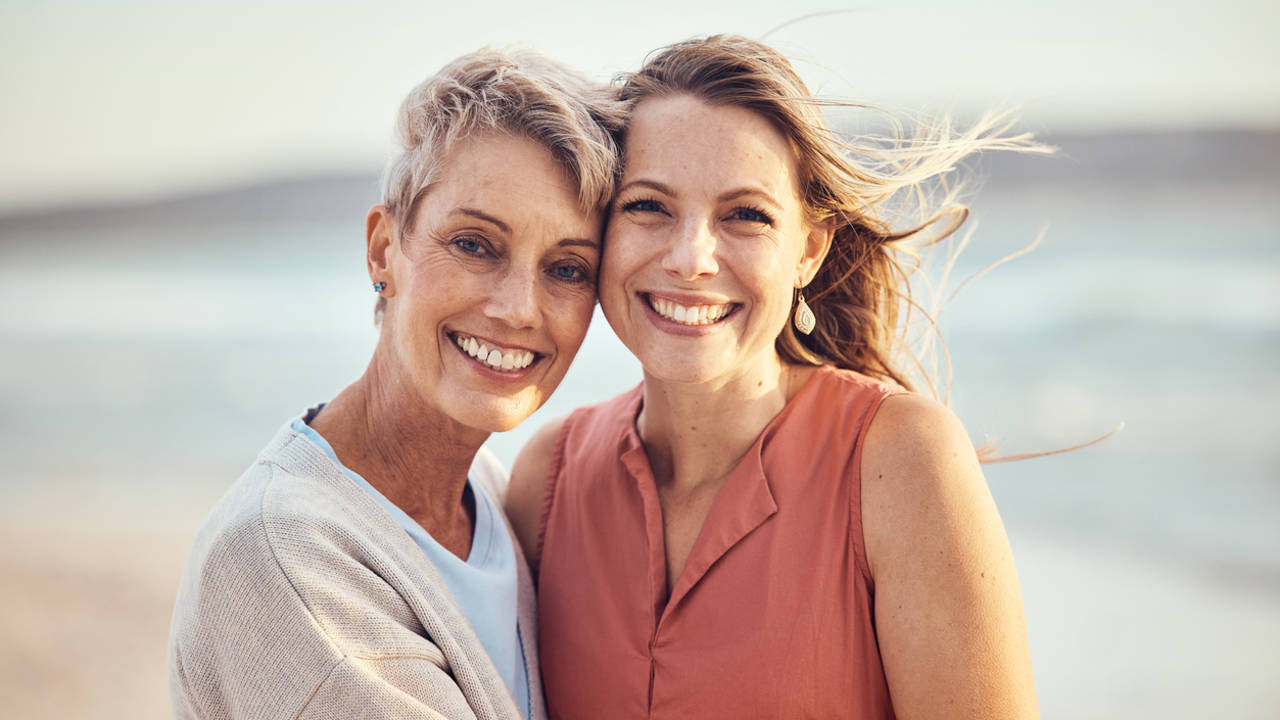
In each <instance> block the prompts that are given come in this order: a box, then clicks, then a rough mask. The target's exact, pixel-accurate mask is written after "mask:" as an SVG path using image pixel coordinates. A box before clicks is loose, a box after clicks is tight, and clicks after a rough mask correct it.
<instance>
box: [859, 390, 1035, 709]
mask: <svg viewBox="0 0 1280 720" xmlns="http://www.w3.org/2000/svg"><path fill="white" fill-rule="evenodd" d="M862 474H863V480H862V485H863V497H862V510H863V512H862V515H863V532H864V537H865V543H866V553H867V563H868V566H869V569H870V572H871V575H872V579H873V582H874V584H875V585H874V587H875V598H876V602H875V614H876V628H877V639H878V641H879V643H880V652H881V657H882V659H883V661H884V667H885V676H886V679H887V680H888V685H889V690H890V694H892V695H893V698H894V708H895V710H898V709H900V710H901V711H902V712H901V713H900V714H901V715H902V716H903V717H906V716H907V715H911V716H912V717H916V716H920V717H938V716H947V717H951V716H955V715H956V713H955V709H956V708H972V709H974V710H972V712H975V713H976V712H977V711H978V709H981V712H982V714H981V716H982V717H991V718H996V717H1000V718H1005V717H1009V718H1012V717H1020V718H1022V717H1033V716H1034V715H1035V689H1034V684H1033V683H1032V680H1031V672H1030V667H1031V665H1030V658H1029V653H1028V650H1027V642H1026V623H1025V619H1024V617H1023V613H1022V599H1021V594H1020V592H1019V589H1018V580H1017V571H1016V569H1015V567H1014V562H1013V554H1012V551H1011V550H1010V548H1009V539H1008V537H1007V535H1006V534H1005V531H1004V525H1003V523H1002V522H1001V520H1000V515H999V512H998V511H997V509H996V505H995V500H994V499H993V498H992V496H991V492H990V490H989V489H988V487H987V483H986V480H985V479H984V478H983V476H982V470H981V467H980V465H979V462H978V457H977V453H976V452H975V450H974V448H973V445H972V443H971V442H970V440H969V437H968V434H967V433H966V432H965V430H964V427H963V426H962V425H961V424H960V421H959V420H958V419H957V418H956V417H955V415H953V414H952V413H951V411H949V410H948V409H947V408H945V407H943V406H942V405H940V404H938V403H936V402H934V401H933V400H930V399H927V398H923V397H920V396H918V395H897V396H893V397H890V398H887V399H886V400H884V402H883V404H882V406H881V408H880V411H879V412H878V413H877V415H876V416H875V417H874V419H873V420H872V423H871V427H870V429H869V431H868V433H867V438H866V448H865V451H864V458H863V464H862ZM964 716H965V717H968V716H969V715H964Z"/></svg>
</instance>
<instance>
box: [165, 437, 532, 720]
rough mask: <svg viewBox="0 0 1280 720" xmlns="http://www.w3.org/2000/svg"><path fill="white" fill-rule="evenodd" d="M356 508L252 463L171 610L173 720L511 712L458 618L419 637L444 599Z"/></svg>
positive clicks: (214, 518)
mask: <svg viewBox="0 0 1280 720" xmlns="http://www.w3.org/2000/svg"><path fill="white" fill-rule="evenodd" d="M335 486H337V487H339V489H338V491H334V490H333V487H335ZM357 492H359V491H357ZM364 499H365V498H363V496H362V494H356V495H349V496H344V495H343V490H342V489H341V487H340V479H337V480H334V481H333V482H329V483H325V482H316V481H315V480H314V479H310V478H307V477H305V474H304V475H303V476H299V475H297V474H293V473H288V472H284V471H283V470H282V469H281V468H280V467H279V466H277V465H275V464H273V463H270V462H260V463H259V464H258V465H256V466H255V467H254V468H252V469H251V470H250V471H249V472H248V473H246V475H245V476H244V477H242V478H241V479H240V481H239V482H237V484H236V485H235V486H233V488H232V489H231V491H229V493H228V494H227V496H225V497H224V498H223V499H222V501H220V502H219V504H218V505H217V507H215V509H214V511H213V513H212V514H211V515H210V517H209V518H208V520H207V521H206V523H205V526H204V528H203V529H202V530H201V533H200V534H199V536H198V537H197V540H196V543H195V546H194V547H193V550H192V554H191V558H190V560H189V562H188V567H187V571H186V574H185V576H184V578H183V582H182V585H181V587H180V589H179V596H178V600H177V603H176V604H175V607H174V617H173V623H172V628H171V633H170V651H169V665H170V692H171V696H172V701H173V707H174V712H175V716H176V717H179V718H210V719H213V718H263V719H265V718H363V717H368V718H467V719H470V718H505V717H518V716H519V713H518V711H516V710H515V708H514V704H513V703H512V702H510V695H509V693H506V692H505V690H503V691H502V693H501V694H498V693H497V692H495V691H494V690H493V688H495V687H496V688H501V687H502V686H501V680H500V679H497V678H496V677H495V678H489V677H488V675H489V674H490V673H491V670H490V667H489V663H488V661H487V656H485V658H486V659H484V660H482V661H481V662H471V660H470V658H473V657H476V655H475V653H476V652H477V650H478V652H480V653H483V650H482V649H478V641H476V640H475V639H474V637H473V633H472V632H471V630H470V627H469V626H465V627H456V628H455V627H453V625H454V624H456V623H454V622H453V621H451V620H450V618H453V617H455V616H458V617H460V616H459V615H458V614H457V613H456V611H452V610H446V611H444V612H443V613H442V614H440V615H437V614H436V613H435V612H434V611H432V612H428V615H430V616H431V618H432V620H431V621H430V622H431V624H432V626H433V628H434V632H435V634H436V635H438V636H442V637H436V638H433V637H432V633H431V632H428V631H427V630H426V628H425V627H424V625H423V621H422V618H423V612H424V611H423V610H422V606H423V605H424V604H426V605H430V604H431V603H433V602H434V603H435V604H437V605H438V604H441V603H440V602H439V600H438V598H439V597H440V596H439V595H438V589H434V588H430V587H428V588H427V591H425V592H423V591H421V587H420V586H422V585H424V584H425V585H431V584H432V583H430V582H427V583H424V582H423V581H422V579H421V570H420V569H418V570H414V569H412V568H410V569H409V570H406V568H405V567H404V565H405V564H406V563H405V561H404V557H405V555H398V554H397V548H396V546H394V544H391V545H388V544H386V543H384V542H383V540H384V539H385V538H383V537H382V536H383V535H392V536H394V535H395V534H396V533H399V534H403V533H402V532H400V531H399V529H398V528H394V527H393V526H391V525H385V524H379V523H380V522H381V519H380V518H377V517H376V516H375V515H374V510H377V509H376V508H374V506H372V505H366V504H362V503H363V500H364ZM371 508H372V509H371ZM371 518H372V519H371ZM398 540H399V539H398V538H397V541H398ZM405 540H407V537H406V538H405ZM408 542H411V541H408ZM408 554H409V553H406V555H408ZM418 554H419V555H420V553H418ZM415 572H416V573H418V574H416V575H415ZM433 593H437V594H433ZM450 597H451V596H450ZM406 598H413V600H412V602H410V601H409V600H407V599H406ZM449 602H452V601H451V600H449ZM441 618H443V620H441ZM442 623H443V624H442ZM439 640H445V641H446V642H447V643H449V651H450V653H453V654H454V655H457V656H458V657H459V658H460V659H459V660H458V662H462V663H463V666H458V665H456V664H455V665H451V664H450V663H449V662H448V661H447V660H446V655H445V652H443V651H442V649H441V647H440V646H439V645H438V644H437V642H438V641H439ZM472 643H476V644H477V649H472V648H470V646H471V644H472ZM460 652H462V653H463V654H462V655H458V653H460ZM464 666H465V667H464ZM460 670H462V676H461V678H462V679H461V683H462V684H463V685H466V689H465V690H464V688H463V687H461V686H460V681H459V675H458V672H459V671H460ZM491 686H492V687H491ZM495 698H496V699H495ZM539 699H540V698H539ZM539 704H540V703H539ZM541 709H542V708H539V710H541ZM537 714H541V713H537Z"/></svg>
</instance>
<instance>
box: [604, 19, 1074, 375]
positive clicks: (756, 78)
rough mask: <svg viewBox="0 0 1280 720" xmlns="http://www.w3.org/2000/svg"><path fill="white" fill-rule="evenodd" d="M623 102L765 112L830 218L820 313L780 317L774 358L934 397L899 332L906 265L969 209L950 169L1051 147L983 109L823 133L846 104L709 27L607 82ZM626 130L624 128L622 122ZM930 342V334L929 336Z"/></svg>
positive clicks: (818, 210)
mask: <svg viewBox="0 0 1280 720" xmlns="http://www.w3.org/2000/svg"><path fill="white" fill-rule="evenodd" d="M615 84H616V87H617V90H618V95H619V98H620V99H622V100H624V101H627V102H630V103H633V107H634V103H638V102H639V101H641V100H643V99H644V98H646V97H659V96H663V95H673V94H688V95H692V96H694V97H697V98H699V99H702V100H704V101H706V102H708V103H710V104H712V105H734V106H738V107H744V108H747V109H749V110H752V111H754V112H756V113H759V114H760V115H761V116H762V117H765V118H767V119H768V120H769V121H770V122H772V123H773V125H774V126H775V127H776V128H777V129H778V130H779V131H780V132H781V133H782V134H783V136H785V137H786V138H787V139H788V141H789V142H790V143H791V145H792V147H793V149H794V151H795V154H796V157H797V159H798V160H799V167H800V183H801V197H802V201H803V203H804V205H805V210H806V213H807V215H808V217H809V220H810V221H811V222H814V223H828V222H829V223H831V224H832V226H833V227H834V237H833V240H832V244H831V250H830V252H829V253H828V255H827V257H826V259H825V261H824V262H823V264H822V267H821V268H820V269H819V270H818V273H817V274H816V275H815V276H814V278H813V280H812V282H810V283H809V285H808V286H807V287H805V288H803V289H802V292H803V293H804V297H805V300H806V302H808V304H809V306H810V307H811V308H812V309H813V311H814V314H815V315H816V316H817V327H816V328H815V329H814V330H813V332H812V334H810V335H807V336H806V335H799V334H797V333H796V332H795V331H794V329H793V328H792V326H791V324H790V323H788V324H787V325H786V327H785V328H783V331H782V334H781V335H779V337H778V339H777V341H776V347H777V350H778V353H779V355H781V356H782V358H783V359H784V360H787V361H789V362H792V363H798V364H812V365H820V364H828V363H829V364H833V365H835V366H837V367H841V368H845V369H849V370H854V371H857V372H860V373H863V374H866V375H869V376H871V377H875V378H877V379H881V380H884V381H888V382H892V383H896V384H898V385H900V386H902V387H905V388H907V389H917V387H918V386H919V385H920V384H921V383H923V384H925V385H927V386H928V387H929V389H930V390H931V391H932V392H933V394H934V395H935V396H938V395H939V393H938V390H937V385H936V383H935V382H934V372H933V371H931V370H928V369H926V365H925V363H924V362H923V361H922V357H921V352H922V351H921V349H918V348H913V347H912V343H911V342H909V341H908V339H907V332H908V326H909V325H910V323H909V322H908V321H909V319H910V315H911V314H912V313H913V312H918V313H920V314H921V315H922V316H923V317H924V318H925V320H926V321H927V322H928V323H929V324H932V323H933V320H932V317H931V313H930V311H929V310H928V309H926V308H924V307H923V306H921V305H920V304H919V303H918V302H917V301H916V300H915V299H913V298H912V292H911V283H910V282H909V280H910V276H911V275H912V273H913V272H914V271H915V270H917V269H918V268H919V258H920V256H919V254H918V253H917V251H918V250H919V249H920V248H921V247H923V246H928V245H932V244H935V243H937V242H939V241H941V240H944V239H946V238H948V237H950V236H951V235H952V234H953V233H955V232H956V230H957V229H959V227H960V226H961V224H962V223H964V221H965V219H966V218H967V216H968V208H966V207H965V206H964V205H962V204H960V203H959V202H958V201H957V199H956V192H957V187H958V186H957V185H956V184H954V183H952V182H950V180H951V179H950V178H949V175H950V174H951V173H952V171H953V170H955V169H956V168H957V165H958V164H959V163H960V162H961V161H963V160H964V159H966V158H968V157H970V156H972V155H974V154H976V153H980V152H984V151H989V150H1017V151H1024V152H1025V151H1031V152H1047V151H1049V150H1050V149H1049V148H1046V147H1045V146H1042V145H1039V144H1037V143H1035V142H1034V141H1033V139H1032V137H1031V136H1030V135H1029V134H1025V133H1023V134H1015V133H1012V132H1011V125H1010V123H1009V122H1008V121H1007V119H1005V118H1003V117H1002V116H989V117H987V118H984V119H983V120H981V121H979V122H978V123H976V124H975V125H974V126H972V127H970V128H969V129H967V130H965V131H963V132H956V131H954V130H953V129H952V126H951V123H950V122H949V121H946V120H945V119H944V120H938V121H933V122H929V123H924V124H923V125H922V127H921V129H920V130H919V131H917V133H916V134H915V136H914V137H913V138H911V139H905V140H895V141H891V142H877V141H875V140H874V139H872V138H859V139H854V138H850V137H848V136H845V135H842V134H840V133H837V132H835V131H833V130H831V129H830V128H829V127H828V125H827V123H826V120H825V119H824V118H823V113H822V109H823V108H824V107H833V106H849V104H847V103H836V102H827V101H822V100H818V99H816V98H814V97H813V96H812V94H810V92H809V90H808V88H807V87H806V86H805V84H804V81H802V80H801V79H800V76H799V75H798V74H797V73H796V71H795V70H794V69H793V68H792V66H791V63H790V62H789V61H788V60H787V59H786V58H785V57H784V56H783V55H781V54H780V53H778V52H777V51H775V50H773V49H772V48H770V47H768V46H767V45H764V44H763V43H760V42H757V41H755V40H750V39H747V38H743V37H738V36H734V35H715V36H711V37H707V38H699V39H694V40H688V41H685V42H681V43H677V44H675V45H671V46H668V47H666V48H663V49H661V50H658V51H657V52H655V53H654V54H653V55H651V56H650V57H649V59H648V60H647V61H646V62H645V64H644V66H643V67H642V68H641V69H640V70H639V71H638V72H635V73H630V74H624V75H620V76H619V77H618V79H617V80H616V81H615ZM624 132H625V130H624ZM933 338H934V339H935V340H936V338H937V335H936V333H934V334H933Z"/></svg>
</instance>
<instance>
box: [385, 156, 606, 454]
mask: <svg viewBox="0 0 1280 720" xmlns="http://www.w3.org/2000/svg"><path fill="white" fill-rule="evenodd" d="M599 248H600V218H599V217H598V216H597V215H596V214H591V213H585V212H583V211H582V210H581V209H580V207H579V205H578V195H577V186H576V185H575V183H574V182H573V180H572V178H570V177H569V175H568V174H567V173H566V172H565V171H564V170H563V168H561V166H560V165H559V164H558V163H557V162H556V161H555V159H554V158H553V157H552V156H551V153H550V152H549V151H547V150H546V148H544V147H542V146H541V145H539V144H537V143H534V142H533V141H530V140H527V139H525V138H521V137H513V136H509V135H502V134H483V135H479V136H476V137H472V138H469V139H467V140H464V141H462V142H461V143H459V144H458V145H457V146H455V147H454V149H453V150H452V151H451V152H450V154H449V156H448V157H447V158H446V160H445V163H444V165H443V167H442V170H441V173H440V180H439V182H437V183H436V184H434V185H433V186H432V187H431V189H430V190H429V191H428V192H427V194H426V196H424V197H423V198H422V200H421V201H420V202H419V204H418V207H417V210H416V212H415V214H414V220H413V223H412V225H411V227H409V228H407V229H406V232H405V235H404V237H403V238H402V239H401V240H400V241H399V242H397V243H395V246H394V247H391V248H389V249H388V251H387V261H388V266H389V270H390V271H391V273H392V277H393V278H394V279H393V282H392V285H393V287H394V288H395V294H394V297H391V298H390V299H389V302H388V307H387V312H386V315H385V317H384V320H383V325H384V330H383V331H384V333H390V334H391V339H392V346H393V347H394V349H395V354H396V356H397V358H398V361H399V364H400V365H401V367H402V368H403V369H404V371H405V373H406V375H407V376H408V377H409V378H410V381H411V383H412V385H413V387H414V388H416V390H417V391H418V392H419V393H420V394H421V395H422V397H423V399H424V401H426V402H427V403H428V404H430V405H432V406H434V407H435V408H437V409H439V410H441V411H442V412H444V413H445V414H447V415H449V416H450V417H452V418H453V419H454V420H456V421H457V422H460V423H461V424H463V425H467V426H470V427H475V428H480V429H484V430H489V431H502V430H508V429H510V428H512V427H514V426H515V425H517V424H518V423H519V422H520V421H522V420H524V419H525V418H526V417H528V416H529V415H530V414H531V413H532V412H533V411H534V410H536V409H538V407H539V406H541V405H542V403H543V402H545V401H546V399H547V397H548V396H549V395H550V394H551V392H552V391H553V390H554V389H555V388H556V386H557V385H559V383H560V380H561V379H562V378H563V377H564V374H565V371H566V370H568V368H569V363H570V362H571V361H572V359H573V356H574V354H575V353H576V352H577V350H578V346H579V345H580V344H581V343H582V339H583V337H584V336H585V334H586V331H587V325H588V324H589V322H590V320H591V312H592V309H593V308H594V306H595V282H594V280H595V276H596V270H597V265H598V262H599V253H600V249H599Z"/></svg>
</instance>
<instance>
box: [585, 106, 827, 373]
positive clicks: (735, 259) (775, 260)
mask: <svg viewBox="0 0 1280 720" xmlns="http://www.w3.org/2000/svg"><path fill="white" fill-rule="evenodd" d="M624 167H625V171H624V174H623V178H622V183H621V185H620V186H619V191H618V196H617V198H616V200H615V202H614V204H613V208H612V212H611V215H610V218H609V227H608V230H607V233H606V240H605V255H604V260H603V265H602V267H601V275H600V304H601V307H602V308H603V309H604V313H605V317H607V318H608V319H609V324H610V325H612V326H613V329H614V331H615V332H616V333H617V334H618V337H619V338H621V339H622V342H623V343H624V344H626V346H627V347H628V348H629V349H630V350H631V352H633V353H635V355H636V357H638V358H639V359H640V362H641V364H643V365H644V368H645V371H646V373H648V374H649V375H650V376H654V377H657V378H661V379H665V380H669V381H673V382H708V381H715V380H725V379H731V378H733V377H744V376H747V375H749V374H751V373H753V371H759V370H761V369H765V368H768V367H777V363H778V358H777V353H776V351H775V350H774V340H775V339H776V338H777V337H778V333H779V332H781V330H782V328H783V325H784V323H786V322H787V321H788V319H789V317H790V312H791V304H792V296H793V289H794V288H795V287H797V286H803V285H804V284H806V283H807V282H808V281H809V280H810V279H811V278H812V276H813V273H815V272H816V271H817V267H818V263H819V262H820V261H821V258H822V256H823V255H824V254H825V251H826V247H827V243H828V238H829V233H826V232H824V231H822V230H820V229H815V228H812V227H811V226H810V225H809V223H808V222H807V221H806V219H805V216H804V212H803V207H802V205H801V201H800V194H799V181H798V176H797V163H796V160H795V156H794V153H793V152H792V150H791V147H790V144H789V143H788V142H787V140H786V138H785V137H783V135H782V134H781V133H779V132H778V131H777V130H776V129H774V127H773V125H772V124H770V123H769V121H767V120H765V119H764V118H763V117H761V116H759V115H757V114H755V113H753V112H751V111H749V110H746V109H743V108H740V107H734V106H713V105H710V104H707V103H706V102H704V101H702V100H699V99H697V98H694V97H692V96H689V95H675V96H667V97H659V98H650V99H647V100H644V101H642V102H641V103H640V104H639V105H638V106H637V107H636V109H635V111H634V112H633V114H632V116H631V123H630V126H629V128H628V131H627V146H626V158H625V166H624Z"/></svg>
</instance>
